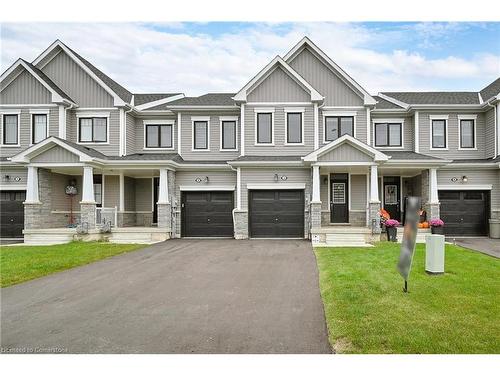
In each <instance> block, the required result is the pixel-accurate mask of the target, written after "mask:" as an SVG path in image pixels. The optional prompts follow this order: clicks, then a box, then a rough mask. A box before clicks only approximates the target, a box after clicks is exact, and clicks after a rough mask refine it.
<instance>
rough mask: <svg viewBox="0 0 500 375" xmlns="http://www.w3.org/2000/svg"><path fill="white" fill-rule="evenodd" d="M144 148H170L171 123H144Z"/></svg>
mask: <svg viewBox="0 0 500 375" xmlns="http://www.w3.org/2000/svg"><path fill="white" fill-rule="evenodd" d="M145 126H146V129H145V132H146V142H145V145H146V147H145V148H172V147H173V143H172V140H173V136H172V132H173V126H172V124H146V125H145Z"/></svg>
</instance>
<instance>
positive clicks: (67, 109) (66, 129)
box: [64, 103, 78, 139]
mask: <svg viewBox="0 0 500 375" xmlns="http://www.w3.org/2000/svg"><path fill="white" fill-rule="evenodd" d="M73 108H75V104H74V103H70V105H69V107H68V108H64V121H65V122H66V123H65V124H64V139H67V138H68V128H67V126H66V125H67V124H68V111H69V110H71V109H73ZM77 122H78V121H77ZM77 128H78V124H77Z"/></svg>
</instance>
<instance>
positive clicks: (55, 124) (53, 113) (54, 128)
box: [48, 107, 59, 137]
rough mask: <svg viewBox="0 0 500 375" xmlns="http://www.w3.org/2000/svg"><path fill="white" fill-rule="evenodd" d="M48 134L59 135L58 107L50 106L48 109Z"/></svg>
mask: <svg viewBox="0 0 500 375" xmlns="http://www.w3.org/2000/svg"><path fill="white" fill-rule="evenodd" d="M48 120H49V136H52V137H59V107H51V108H50V110H49V118H48Z"/></svg>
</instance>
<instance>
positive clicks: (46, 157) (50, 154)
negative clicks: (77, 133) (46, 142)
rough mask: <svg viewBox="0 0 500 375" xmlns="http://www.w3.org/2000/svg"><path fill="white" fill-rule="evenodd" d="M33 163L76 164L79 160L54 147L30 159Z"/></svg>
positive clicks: (71, 154)
mask: <svg viewBox="0 0 500 375" xmlns="http://www.w3.org/2000/svg"><path fill="white" fill-rule="evenodd" d="M31 161H32V162H34V163H78V162H79V161H80V158H79V157H78V156H77V155H75V154H73V153H72V152H69V151H68V150H66V149H64V148H62V147H60V146H54V147H52V148H51V149H49V150H47V151H45V152H44V153H42V154H40V155H37V156H35V157H34V158H32V159H31Z"/></svg>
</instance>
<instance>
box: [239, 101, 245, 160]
mask: <svg viewBox="0 0 500 375" xmlns="http://www.w3.org/2000/svg"><path fill="white" fill-rule="evenodd" d="M240 122H241V123H240V143H241V145H240V154H241V156H245V103H241V113H240Z"/></svg>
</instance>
